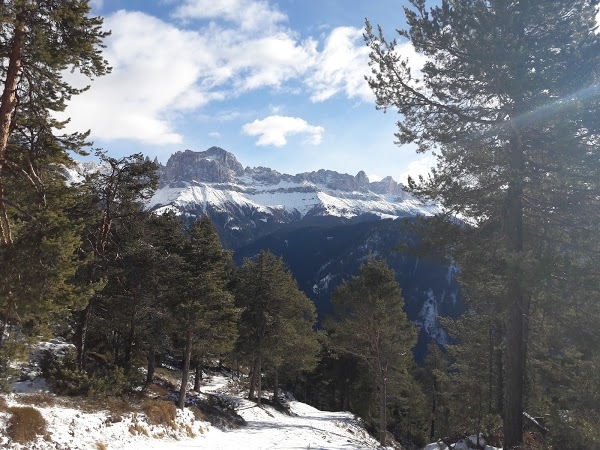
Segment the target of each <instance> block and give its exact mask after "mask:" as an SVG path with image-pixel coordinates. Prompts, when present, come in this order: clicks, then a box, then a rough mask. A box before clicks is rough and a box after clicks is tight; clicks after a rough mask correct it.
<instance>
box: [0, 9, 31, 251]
mask: <svg viewBox="0 0 600 450" xmlns="http://www.w3.org/2000/svg"><path fill="white" fill-rule="evenodd" d="M24 38H25V21H24V19H23V16H22V14H17V20H16V23H15V30H14V35H13V40H12V44H11V49H10V56H9V59H8V67H7V71H6V80H5V82H4V91H3V92H2V97H1V99H0V102H1V103H0V237H1V239H2V242H4V243H5V244H12V234H11V230H10V223H9V221H8V215H7V213H6V205H5V202H4V199H5V194H4V182H3V181H4V180H3V174H2V172H3V169H4V164H5V162H6V153H7V148H8V138H9V136H10V128H11V124H12V119H13V115H14V111H15V108H16V105H17V86H18V83H19V72H20V70H21V63H22V52H23V41H24Z"/></svg>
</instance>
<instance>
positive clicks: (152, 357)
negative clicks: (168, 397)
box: [146, 347, 156, 383]
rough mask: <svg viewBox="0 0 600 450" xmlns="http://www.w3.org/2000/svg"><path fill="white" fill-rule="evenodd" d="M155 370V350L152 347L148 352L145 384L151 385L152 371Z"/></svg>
mask: <svg viewBox="0 0 600 450" xmlns="http://www.w3.org/2000/svg"><path fill="white" fill-rule="evenodd" d="M155 368H156V350H154V347H152V348H150V350H148V372H147V373H146V383H152V381H153V380H154V369H155Z"/></svg>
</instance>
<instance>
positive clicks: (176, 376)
mask: <svg viewBox="0 0 600 450" xmlns="http://www.w3.org/2000/svg"><path fill="white" fill-rule="evenodd" d="M154 378H155V379H157V381H159V382H162V383H161V384H164V385H165V387H166V388H167V389H172V390H177V386H179V383H180V382H181V372H179V371H174V370H169V369H165V368H164V367H158V368H157V369H156V371H155V372H154Z"/></svg>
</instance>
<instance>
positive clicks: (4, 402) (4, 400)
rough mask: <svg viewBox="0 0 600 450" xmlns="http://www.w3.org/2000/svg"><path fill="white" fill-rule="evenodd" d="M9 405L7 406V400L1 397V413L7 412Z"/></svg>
mask: <svg viewBox="0 0 600 450" xmlns="http://www.w3.org/2000/svg"><path fill="white" fill-rule="evenodd" d="M7 408H8V405H7V404H6V399H5V398H4V397H0V411H6V409H7Z"/></svg>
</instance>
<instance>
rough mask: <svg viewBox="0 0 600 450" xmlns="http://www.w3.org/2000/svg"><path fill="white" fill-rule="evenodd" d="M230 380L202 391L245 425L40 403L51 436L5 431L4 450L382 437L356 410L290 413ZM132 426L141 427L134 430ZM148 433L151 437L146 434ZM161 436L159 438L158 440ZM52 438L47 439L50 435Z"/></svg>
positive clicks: (352, 444)
mask: <svg viewBox="0 0 600 450" xmlns="http://www.w3.org/2000/svg"><path fill="white" fill-rule="evenodd" d="M229 383H230V380H229V379H228V378H226V377H225V376H223V375H218V374H217V375H213V376H212V377H210V378H208V379H207V380H206V381H205V383H204V386H203V387H202V388H201V392H203V393H207V394H213V395H215V394H216V395H219V396H224V397H226V398H227V399H228V400H229V402H230V403H232V404H234V405H235V410H236V412H237V413H238V414H239V415H240V416H241V417H243V418H244V420H245V421H246V423H247V424H246V426H243V427H240V428H237V429H232V430H222V429H219V428H217V427H214V426H212V425H210V424H209V423H207V422H202V421H198V420H194V416H193V414H192V413H191V412H190V411H189V409H186V411H178V417H177V421H176V422H177V428H176V429H171V428H165V427H160V426H154V425H150V424H149V423H148V422H147V420H146V419H145V417H144V416H143V414H139V413H137V414H129V415H127V416H125V417H123V419H122V420H120V421H118V422H115V423H112V421H111V420H110V414H109V413H108V412H107V411H100V412H95V413H88V412H83V411H81V410H79V409H76V408H73V407H67V406H61V405H60V403H59V402H57V404H56V405H53V406H43V405H40V406H36V408H37V409H39V411H40V412H41V413H42V415H43V416H44V418H45V419H46V421H47V422H48V427H47V429H48V432H49V436H50V437H49V439H50V440H45V439H44V438H43V437H40V438H39V439H38V440H37V441H36V442H35V443H33V444H30V445H28V446H22V445H19V444H14V443H10V442H9V440H8V438H7V437H6V436H4V435H3V433H2V432H1V431H0V435H1V437H0V448H3V449H11V450H13V449H14V450H17V449H18V450H22V449H25V448H27V449H35V450H45V449H60V450H67V449H69V450H84V449H95V448H102V447H101V446H100V444H103V445H104V446H106V448H107V449H123V450H138V449H145V450H155V449H156V450H159V449H161V450H162V449H165V450H171V449H188V448H189V449H193V448H203V449H215V450H218V449H256V450H258V449H307V448H310V449H375V448H379V446H378V443H377V441H376V440H375V439H374V438H372V437H371V436H369V434H368V433H367V432H366V431H365V430H364V429H363V428H362V426H361V425H360V422H359V421H357V420H356V419H355V418H354V416H353V415H352V414H351V413H348V412H326V411H319V410H317V409H315V408H313V407H311V406H309V405H306V404H304V403H300V402H297V401H291V402H290V411H291V413H292V415H288V414H285V413H282V412H279V411H277V410H276V409H274V408H273V407H271V406H262V407H260V408H259V407H258V406H256V404H255V403H254V402H250V401H249V400H246V399H244V398H242V397H240V396H236V395H233V394H228V393H226V392H224V390H225V388H226V387H227V385H228V384H229ZM38 387H40V388H41V389H42V390H44V389H45V388H46V386H45V384H44V383H40V382H35V383H33V384H31V385H30V389H27V391H29V392H30V393H31V392H34V391H36V390H37V388H38ZM19 388H20V389H19V390H20V391H21V393H13V394H11V395H9V396H7V397H6V400H7V404H8V406H17V405H20V404H22V400H23V396H24V395H27V394H24V393H22V391H24V390H25V389H23V385H19ZM7 420H8V414H7V413H2V412H0V430H4V429H6V423H7ZM132 427H135V429H137V430H142V432H141V433H139V434H138V432H136V433H135V434H132V431H131V430H132ZM146 434H147V436H146ZM159 437H160V438H159ZM47 439H48V438H47Z"/></svg>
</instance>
